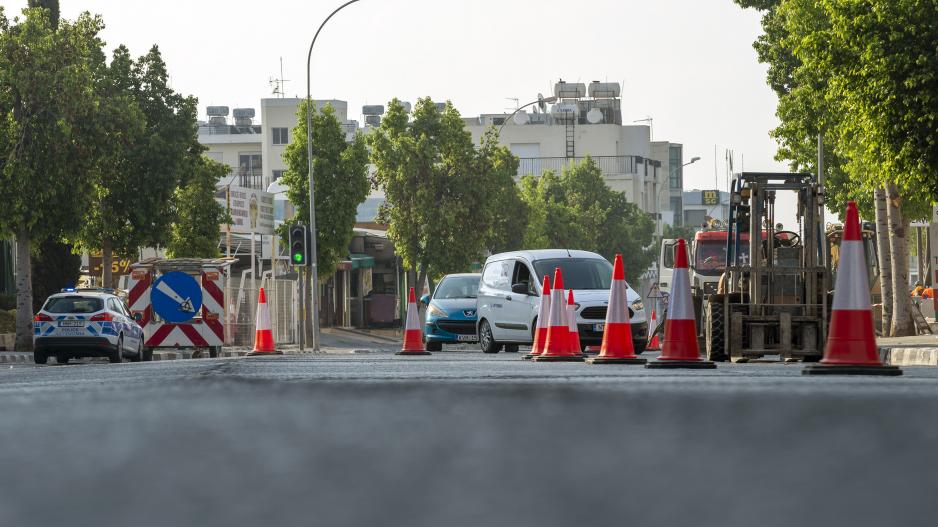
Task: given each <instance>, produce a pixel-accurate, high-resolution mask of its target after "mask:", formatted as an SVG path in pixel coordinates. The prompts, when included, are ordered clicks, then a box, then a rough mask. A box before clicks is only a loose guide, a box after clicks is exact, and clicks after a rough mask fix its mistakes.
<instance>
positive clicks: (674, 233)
mask: <svg viewBox="0 0 938 527" xmlns="http://www.w3.org/2000/svg"><path fill="white" fill-rule="evenodd" d="M695 234H697V231H696V230H695V229H694V228H693V227H689V226H687V225H680V226H674V225H668V224H665V225H664V230H663V234H662V238H665V239H669V240H676V239H678V238H683V239H684V240H687V241H690V240H693V239H694V235H695Z"/></svg>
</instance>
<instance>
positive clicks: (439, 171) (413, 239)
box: [370, 97, 517, 279]
mask: <svg viewBox="0 0 938 527" xmlns="http://www.w3.org/2000/svg"><path fill="white" fill-rule="evenodd" d="M370 141H371V147H372V163H373V164H374V166H375V179H376V182H377V183H378V185H379V186H380V187H381V188H382V189H383V190H384V194H385V199H386V202H385V204H384V205H383V206H382V208H381V210H380V212H379V221H382V222H386V223H388V225H389V228H388V237H389V238H390V239H391V241H393V242H394V245H395V249H396V252H397V254H398V256H400V257H401V259H402V260H403V263H404V267H405V268H407V269H410V270H412V271H418V272H419V273H420V274H421V275H422V274H428V275H429V276H440V275H443V274H446V273H451V272H456V271H462V270H468V268H469V265H470V264H471V263H472V262H473V261H477V260H479V259H480V258H481V256H482V254H483V252H484V250H485V249H486V248H487V247H486V246H487V245H488V246H490V247H498V246H505V245H509V244H514V243H517V239H514V240H512V239H511V237H510V236H508V235H507V234H506V233H505V228H506V225H507V224H508V223H509V222H510V221H511V218H510V216H507V215H502V216H499V217H497V218H496V217H495V214H494V213H493V208H494V207H496V206H499V205H501V203H503V202H499V203H496V202H495V201H494V200H492V196H493V192H492V190H493V189H501V190H502V191H504V192H509V193H510V192H511V191H512V190H513V189H514V186H513V184H509V182H508V181H509V178H510V177H512V176H513V175H514V171H515V170H516V165H515V163H517V161H515V160H514V159H513V158H512V157H511V154H510V153H509V152H507V151H505V150H504V149H502V148H501V147H498V146H497V145H496V144H495V139H494V136H492V135H488V136H487V137H486V139H485V140H483V144H482V145H481V147H480V150H476V148H475V146H474V145H473V143H472V137H471V135H470V134H469V132H468V131H467V130H466V129H465V126H464V124H463V121H462V118H461V117H460V115H459V112H457V111H456V109H455V108H453V105H452V104H450V103H446V106H445V107H444V109H443V110H442V112H441V111H440V110H439V109H437V107H436V105H435V104H434V103H433V101H432V100H430V98H428V97H427V98H423V99H420V100H418V101H417V104H416V105H414V110H413V115H412V119H410V120H409V119H408V115H407V112H406V111H405V110H404V107H403V106H402V105H401V103H400V102H399V101H398V100H397V99H394V100H392V101H391V102H390V104H389V105H388V111H387V113H386V114H385V116H384V119H383V120H382V122H381V126H379V127H378V128H377V129H375V131H374V133H373V134H372V135H371V136H370ZM500 199H504V200H505V202H509V203H510V201H511V199H512V197H511V196H510V195H509V196H507V197H505V196H501V197H500ZM493 225H495V227H493ZM418 279H419V278H418Z"/></svg>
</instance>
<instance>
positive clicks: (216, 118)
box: [208, 115, 228, 126]
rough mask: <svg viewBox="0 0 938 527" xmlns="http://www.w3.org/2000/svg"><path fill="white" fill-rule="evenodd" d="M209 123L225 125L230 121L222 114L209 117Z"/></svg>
mask: <svg viewBox="0 0 938 527" xmlns="http://www.w3.org/2000/svg"><path fill="white" fill-rule="evenodd" d="M208 124H210V125H212V126H223V125H226V124H228V122H227V121H226V120H225V117H224V116H222V115H213V116H211V117H209V118H208Z"/></svg>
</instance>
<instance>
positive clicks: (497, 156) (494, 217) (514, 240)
mask: <svg viewBox="0 0 938 527" xmlns="http://www.w3.org/2000/svg"><path fill="white" fill-rule="evenodd" d="M479 159H480V163H481V164H482V168H481V170H480V175H481V176H487V177H488V178H489V179H490V182H489V184H488V190H487V193H488V198H489V199H488V200H487V203H486V206H487V208H488V209H489V210H490V214H491V219H490V223H489V225H490V226H489V233H488V237H487V240H486V242H485V248H486V249H487V250H488V251H489V252H490V253H492V254H497V253H501V252H507V251H518V250H521V249H523V248H524V232H525V230H526V228H527V224H528V214H529V211H528V207H527V205H526V204H525V202H524V201H522V199H521V191H520V189H519V188H518V184H517V183H516V182H515V176H516V175H517V174H518V158H517V156H515V155H514V154H512V153H511V150H509V149H508V148H506V147H504V146H501V145H499V143H498V134H497V133H496V132H495V129H494V127H493V128H491V129H490V130H489V131H488V132H486V133H485V135H483V136H482V142H481V144H480V146H479Z"/></svg>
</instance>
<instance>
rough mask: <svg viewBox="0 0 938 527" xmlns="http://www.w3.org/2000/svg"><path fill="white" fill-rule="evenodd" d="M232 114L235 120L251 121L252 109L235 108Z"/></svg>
mask: <svg viewBox="0 0 938 527" xmlns="http://www.w3.org/2000/svg"><path fill="white" fill-rule="evenodd" d="M232 114H234V118H235V119H253V118H254V108H235V109H234V111H233V112H232Z"/></svg>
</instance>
